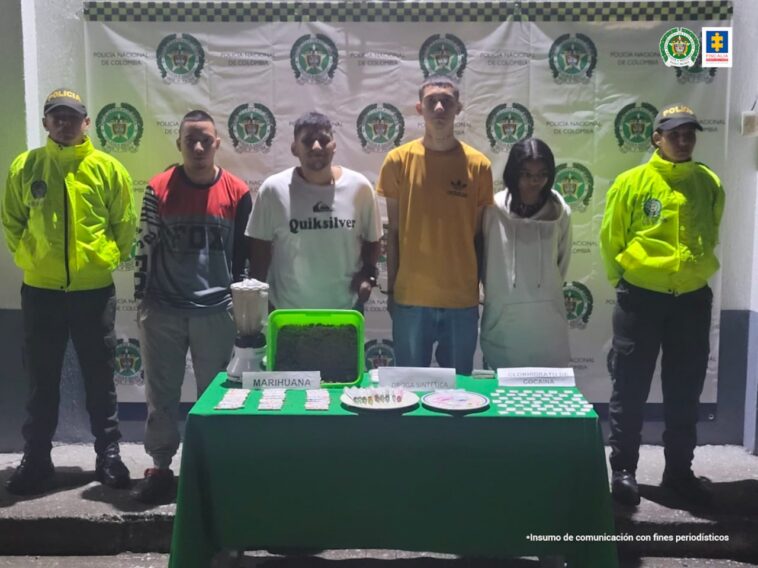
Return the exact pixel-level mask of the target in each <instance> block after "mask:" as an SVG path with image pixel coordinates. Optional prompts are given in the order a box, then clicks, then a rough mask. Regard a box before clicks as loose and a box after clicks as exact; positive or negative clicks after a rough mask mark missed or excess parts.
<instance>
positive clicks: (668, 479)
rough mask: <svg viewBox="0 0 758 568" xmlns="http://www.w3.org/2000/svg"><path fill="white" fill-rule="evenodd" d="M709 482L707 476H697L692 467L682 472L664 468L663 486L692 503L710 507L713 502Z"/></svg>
mask: <svg viewBox="0 0 758 568" xmlns="http://www.w3.org/2000/svg"><path fill="white" fill-rule="evenodd" d="M709 483H710V482H709V480H708V479H707V478H705V477H697V476H696V475H695V474H694V473H692V470H690V469H688V470H684V471H683V472H680V473H673V472H671V471H669V470H664V471H663V479H662V480H661V487H665V488H666V489H670V490H671V491H673V492H674V493H676V494H677V495H679V496H680V497H681V498H682V499H684V500H685V501H688V502H689V503H691V504H692V505H696V506H699V507H709V506H711V505H712V504H713V494H712V493H711V491H710V488H709Z"/></svg>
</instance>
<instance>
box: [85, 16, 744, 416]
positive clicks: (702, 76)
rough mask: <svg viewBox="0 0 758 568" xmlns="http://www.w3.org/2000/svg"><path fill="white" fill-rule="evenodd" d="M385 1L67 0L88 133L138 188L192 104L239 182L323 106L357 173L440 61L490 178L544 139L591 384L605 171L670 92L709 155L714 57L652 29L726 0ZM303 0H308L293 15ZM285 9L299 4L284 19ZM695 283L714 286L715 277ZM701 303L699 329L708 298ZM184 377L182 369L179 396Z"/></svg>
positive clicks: (127, 320)
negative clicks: (204, 114) (640, 2)
mask: <svg viewBox="0 0 758 568" xmlns="http://www.w3.org/2000/svg"><path fill="white" fill-rule="evenodd" d="M281 6H285V5H281ZM402 6H403V4H402V3H396V4H389V5H383V6H381V5H377V7H376V11H374V12H370V11H369V10H366V9H365V5H363V4H358V3H356V4H351V3H347V4H344V5H343V8H344V11H346V12H347V16H348V18H347V19H349V20H357V21H347V22H340V21H336V20H337V19H339V18H340V16H343V15H344V12H343V13H337V12H336V11H335V10H332V9H331V8H329V7H325V5H319V4H315V3H311V4H306V5H298V6H294V5H286V6H285V9H284V10H282V11H277V10H276V9H274V8H272V7H270V6H269V7H266V6H264V5H252V8H250V10H248V9H247V8H246V9H242V8H238V9H236V8H234V7H233V6H232V7H230V8H224V9H222V11H221V12H219V11H218V10H216V9H215V8H214V7H213V6H212V5H209V4H199V5H194V6H192V5H190V4H181V3H179V4H175V5H172V6H168V5H166V6H163V7H162V8H159V9H151V10H148V9H147V8H145V9H144V10H143V13H144V15H145V16H146V17H150V18H151V19H152V20H157V21H141V22H139V24H138V25H137V24H136V22H135V21H134V20H135V19H139V18H140V15H139V14H140V8H139V7H138V8H137V9H136V13H137V14H138V15H135V10H126V9H124V8H119V6H118V5H117V4H115V3H113V4H111V3H105V2H99V3H92V4H90V5H88V8H87V10H86V11H85V17H86V18H87V19H88V20H87V21H86V23H85V64H86V79H87V86H88V88H87V100H88V103H89V105H90V108H91V109H92V110H91V114H92V116H93V119H94V122H95V124H94V125H93V129H94V130H95V133H94V134H95V136H94V138H96V144H99V145H100V146H101V147H102V148H103V149H105V150H107V151H109V152H112V153H114V154H115V155H116V156H117V157H118V158H119V159H121V160H122V161H123V162H124V164H125V165H126V166H127V168H129V170H130V172H131V173H132V175H133V177H134V179H135V183H136V186H137V190H138V192H139V193H141V192H142V191H143V190H144V187H145V185H146V183H147V180H149V178H150V177H151V176H152V175H154V174H155V173H156V172H159V171H162V170H163V169H165V168H166V167H167V166H168V165H169V164H171V163H173V162H175V161H176V160H177V159H178V154H177V152H176V149H175V146H174V140H175V138H176V136H177V129H178V124H179V120H180V118H181V116H182V115H183V114H184V113H185V112H186V111H188V110H190V109H192V108H203V109H207V110H209V111H210V112H211V113H212V114H213V115H214V117H215V118H216V120H217V122H218V123H219V125H220V127H221V134H222V139H223V145H222V149H221V151H220V153H219V155H218V160H219V163H220V164H221V165H222V166H224V167H226V168H228V169H230V170H231V171H232V172H234V173H236V174H237V175H239V176H241V177H242V178H243V179H245V180H246V181H247V183H248V184H249V186H250V189H251V191H252V192H253V193H254V194H255V192H256V191H257V188H258V186H259V185H260V183H261V182H262V180H263V179H264V178H265V177H267V176H268V175H270V174H272V173H274V172H276V171H278V170H281V169H283V168H286V167H288V166H291V165H292V164H293V158H292V156H291V154H290V152H289V144H290V142H291V138H292V135H291V129H292V123H293V122H294V120H295V119H296V118H297V116H299V115H300V114H301V113H302V112H304V111H306V110H310V109H317V110H319V111H322V112H324V113H326V114H327V115H329V116H330V117H331V118H332V120H333V121H334V123H335V126H336V138H337V147H338V155H337V160H338V162H339V163H342V164H345V165H347V166H348V167H350V168H353V169H356V170H358V171H361V172H363V173H365V174H366V175H367V176H368V177H369V179H371V180H372V181H374V180H375V179H376V177H377V173H378V170H379V168H380V166H381V163H382V160H383V158H384V155H385V154H386V152H387V151H388V150H390V149H391V148H393V147H395V146H397V145H399V144H401V143H403V142H406V141H408V140H411V139H413V138H416V137H418V136H420V135H421V133H422V132H423V123H422V122H421V120H420V117H419V116H418V115H417V114H416V112H415V109H414V104H415V102H416V99H417V95H416V92H417V89H418V84H419V83H420V82H421V81H422V80H423V79H424V77H425V76H427V75H429V74H434V73H444V74H447V75H450V76H452V77H453V78H455V79H456V80H459V81H460V87H461V98H462V100H463V103H464V111H463V112H462V113H461V114H460V115H459V117H458V119H457V121H456V133H457V135H458V136H459V137H460V138H461V139H462V140H463V141H465V142H467V143H469V144H471V145H473V146H474V147H476V148H478V149H481V150H482V151H484V152H485V153H486V154H487V155H488V156H489V157H490V158H491V159H492V161H493V171H494V172H495V176H496V180H497V184H496V189H500V188H502V182H501V181H500V179H499V178H500V176H501V172H502V170H503V166H504V164H505V161H506V158H507V155H508V150H509V148H510V147H511V146H512V144H513V143H515V142H516V141H518V140H520V139H523V138H525V137H528V136H530V135H535V136H538V137H540V138H543V139H544V140H546V141H547V142H548V143H549V144H550V145H551V146H552V147H553V149H554V151H555V154H556V156H557V160H558V163H559V175H558V179H557V181H556V189H557V190H559V191H561V193H563V194H564V196H565V197H566V199H567V200H568V201H569V203H570V204H571V206H572V209H573V216H572V221H573V227H574V242H573V247H572V249H573V250H572V252H573V258H572V262H571V265H570V268H569V275H568V282H567V283H566V285H565V289H564V295H565V298H566V309H567V314H568V317H569V322H570V326H571V333H570V340H571V347H572V354H573V357H572V365H573V366H574V368H575V370H576V374H577V377H578V380H579V383H580V386H581V387H582V390H583V391H584V392H585V394H587V396H588V397H589V398H590V399H591V400H593V401H605V400H607V398H608V394H609V381H608V372H607V354H608V350H609V347H610V316H611V312H612V309H613V304H614V296H613V290H612V289H611V287H610V286H609V285H608V283H607V281H606V279H605V276H604V273H603V269H602V265H601V262H600V258H599V251H598V239H597V232H598V227H599V222H600V219H601V217H602V212H603V207H604V194H605V191H606V189H607V188H608V186H609V184H610V182H611V181H612V179H613V177H614V176H615V175H616V174H617V173H618V172H620V171H622V170H625V169H627V168H629V167H632V166H635V165H637V164H639V163H642V162H644V161H645V160H647V158H648V157H649V149H650V145H649V137H650V133H651V128H652V120H653V118H654V116H655V114H656V112H657V110H656V109H657V108H659V107H660V106H661V105H663V104H666V103H668V102H671V101H683V102H686V103H688V104H690V105H692V106H693V107H694V108H696V109H697V112H698V115H699V117H700V118H701V120H702V122H703V125H704V126H705V128H706V131H705V133H704V134H703V136H701V137H700V141H699V145H698V149H697V155H698V157H699V158H700V159H702V160H703V161H706V162H707V163H708V164H709V165H710V166H711V167H712V168H714V169H715V170H716V171H721V170H722V169H723V165H724V153H723V148H724V143H725V138H726V129H725V116H726V112H727V93H728V90H729V89H728V83H729V73H728V71H727V70H719V71H717V72H716V71H715V70H708V69H705V70H704V69H702V68H699V67H695V68H693V69H679V70H677V69H672V68H668V67H665V66H664V65H663V63H662V60H661V57H660V55H659V53H658V44H659V41H660V38H661V36H662V35H663V34H664V33H665V32H666V31H667V30H669V29H671V28H672V27H673V26H674V25H676V26H686V27H688V28H690V29H692V30H693V31H695V33H697V34H699V33H700V28H701V27H702V26H704V25H728V24H729V20H728V13H727V11H725V10H720V9H719V6H721V5H720V4H712V9H711V10H710V13H709V14H705V15H703V14H701V16H702V19H699V20H697V21H695V20H693V21H687V20H686V19H685V21H678V22H676V23H675V24H674V23H672V22H671V21H667V19H668V18H669V17H673V16H674V15H675V14H674V12H673V8H670V7H669V8H667V7H665V5H664V4H660V5H658V6H657V8H656V10H655V11H653V12H651V13H652V14H653V16H654V17H655V18H654V19H655V21H649V22H644V23H641V22H634V21H616V22H613V23H608V22H603V21H600V16H599V15H598V19H597V21H594V20H593V19H592V17H590V18H589V20H590V21H582V22H572V21H567V20H569V19H571V17H572V10H573V9H575V10H577V11H578V10H579V9H580V8H579V5H578V4H577V5H576V6H575V7H574V8H569V9H563V8H561V9H552V8H547V9H545V10H542V11H541V12H540V13H539V14H538V15H537V16H536V17H535V18H534V19H533V21H524V20H521V21H514V20H513V17H512V15H511V17H510V18H509V19H508V21H499V20H501V19H503V18H507V17H508V15H509V13H510V12H509V10H511V7H509V6H508V5H503V6H499V7H497V8H487V7H485V6H484V5H481V6H479V5H474V4H470V5H468V6H466V7H463V6H462V5H459V6H458V7H457V8H456V7H455V5H454V4H452V3H451V4H444V5H443V6H444V7H445V8H446V12H445V16H444V17H439V18H437V20H438V21H434V22H427V21H424V20H425V19H426V16H427V15H428V14H431V8H430V7H429V6H428V5H424V4H419V5H418V6H416V7H415V8H414V9H413V10H411V11H408V12H406V11H404V10H403V8H402ZM472 6H479V7H474V8H472ZM626 9H627V8H625V7H619V8H617V9H616V14H617V15H618V14H622V15H623V11H624V10H626ZM303 10H305V11H306V12H308V14H310V15H309V16H307V17H302V16H303V12H302V11H303ZM667 10H669V11H667ZM251 11H252V13H251ZM577 13H578V12H577ZM220 15H223V16H224V18H225V20H227V21H220ZM297 16H300V17H301V19H303V20H311V21H294V22H293V21H286V20H288V19H290V18H292V17H297ZM177 19H179V20H184V21H176V20H177ZM385 19H391V20H394V21H393V23H392V24H388V23H386V22H384V21H383V20H385ZM414 19H418V20H421V21H413V20H414ZM622 19H623V18H622ZM267 20H273V21H267ZM281 20H283V21H281ZM641 86H642V88H641ZM325 254H328V251H325ZM133 270H134V266H133V264H131V263H126V264H125V265H123V266H122V267H121V268H120V269H119V271H118V272H117V274H116V280H117V286H118V291H119V297H120V300H119V308H120V311H119V317H118V328H119V336H120V342H119V347H118V349H119V357H118V358H117V361H118V362H119V374H118V380H119V383H120V385H121V386H120V400H122V401H129V400H142V399H143V393H142V384H143V380H144V372H143V370H142V368H141V363H140V362H141V359H140V356H139V341H138V339H137V337H138V333H137V329H136V323H135V317H134V315H135V314H136V304H135V302H134V301H133V300H132V299H131V296H132V292H133V283H132V273H133ZM713 286H714V288H715V290H716V294H717V298H718V289H719V281H718V278H716V279H714V282H713ZM716 305H719V302H718V300H717V302H716ZM366 315H367V317H366V329H367V345H366V348H367V360H368V362H369V364H371V365H375V364H387V363H390V364H391V363H392V359H393V355H392V342H391V333H390V321H389V318H388V316H387V314H386V303H385V297H384V296H383V295H382V294H378V293H376V292H375V294H374V296H373V298H372V301H371V302H370V303H369V304H368V305H367V309H366ZM713 317H714V319H713V322H714V325H713V331H712V343H713V344H714V345H717V344H718V321H719V312H718V310H715V311H714V316H713ZM717 366H718V353H717V352H716V350H714V353H713V354H712V356H711V361H710V365H709V372H708V378H707V383H706V385H707V386H706V389H705V392H704V396H703V399H702V400H703V401H704V402H715V400H716V384H717V381H716V378H717V372H716V370H717ZM187 373H188V375H191V364H190V363H189V361H188V367H187ZM192 390H193V388H192V385H191V382H189V381H188V382H186V383H185V393H186V395H185V396H186V397H187V399H190V397H191V392H192ZM652 400H660V393H659V392H657V393H654V395H653V399H652Z"/></svg>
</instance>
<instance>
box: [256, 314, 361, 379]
mask: <svg viewBox="0 0 758 568" xmlns="http://www.w3.org/2000/svg"><path fill="white" fill-rule="evenodd" d="M287 325H296V326H305V325H333V326H343V325H351V326H353V327H355V328H356V336H357V337H356V339H357V343H358V349H357V352H356V354H355V356H356V357H357V360H358V364H357V365H356V368H357V369H358V375H357V376H356V377H355V380H353V381H350V382H345V383H333V382H323V381H322V383H321V386H322V387H328V388H342V387H345V386H350V385H354V384H357V383H358V382H360V380H361V378H362V377H363V373H364V372H365V370H366V365H365V361H364V347H363V344H364V333H363V328H364V324H363V314H361V313H360V312H357V311H355V310H274V311H273V312H271V313H270V314H269V316H268V338H267V339H268V341H267V348H266V366H267V368H268V370H269V371H273V370H274V367H275V364H276V346H277V336H278V334H279V330H280V329H281V328H283V327H284V326H287ZM301 370H303V371H310V370H312V369H301Z"/></svg>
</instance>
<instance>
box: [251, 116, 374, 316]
mask: <svg viewBox="0 0 758 568" xmlns="http://www.w3.org/2000/svg"><path fill="white" fill-rule="evenodd" d="M294 130H295V136H294V140H293V142H292V146H291V149H292V154H293V155H294V156H296V157H297V158H298V159H299V160H300V166H299V167H293V168H288V169H286V170H284V171H282V172H279V173H278V174H274V175H272V176H271V177H269V178H267V179H266V180H265V181H264V182H263V184H262V185H261V187H260V190H259V191H258V197H257V199H256V200H255V203H254V205H253V211H252V213H251V215H250V220H249V221H248V224H247V230H246V231H245V234H246V235H247V236H248V237H251V240H250V275H251V277H252V278H255V279H257V280H261V281H267V282H268V283H269V286H270V288H269V300H270V303H271V305H272V307H273V308H322V309H352V308H355V307H357V308H359V309H361V308H362V306H363V303H364V302H366V300H368V298H369V296H370V294H371V288H372V287H373V286H374V285H375V284H376V276H377V269H376V263H377V259H378V257H379V238H380V237H381V220H380V217H379V211H378V208H377V205H376V198H375V196H374V190H373V188H372V187H371V183H369V181H368V180H367V179H366V177H365V176H363V175H362V174H359V173H358V172H354V171H352V170H349V169H347V168H344V167H342V166H335V165H332V158H333V157H334V151H335V149H336V141H335V140H334V134H333V132H332V124H331V122H330V121H329V119H328V118H327V117H326V116H324V115H323V114H320V113H317V112H308V113H306V114H304V115H303V116H301V117H300V118H298V119H297V121H296V122H295V129H294Z"/></svg>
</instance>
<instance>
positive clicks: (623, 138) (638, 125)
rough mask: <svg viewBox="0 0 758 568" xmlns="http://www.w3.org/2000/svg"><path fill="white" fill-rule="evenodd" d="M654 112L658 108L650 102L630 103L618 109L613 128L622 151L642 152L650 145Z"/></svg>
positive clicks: (656, 112) (656, 111)
mask: <svg viewBox="0 0 758 568" xmlns="http://www.w3.org/2000/svg"><path fill="white" fill-rule="evenodd" d="M656 114H658V109H656V108H655V107H654V106H653V105H651V104H650V103H630V104H628V105H626V106H625V107H624V108H622V109H621V110H620V111H619V113H618V114H617V115H616V120H615V123H614V130H615V133H616V140H618V144H619V149H620V150H621V151H622V152H644V151H646V150H647V149H648V148H649V147H650V137H651V136H652V134H653V121H654V120H655V115H656Z"/></svg>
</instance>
